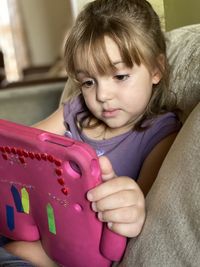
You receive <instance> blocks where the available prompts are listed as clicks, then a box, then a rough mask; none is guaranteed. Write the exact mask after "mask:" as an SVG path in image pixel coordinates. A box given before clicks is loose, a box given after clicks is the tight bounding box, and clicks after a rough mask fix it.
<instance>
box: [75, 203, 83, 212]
mask: <svg viewBox="0 0 200 267" xmlns="http://www.w3.org/2000/svg"><path fill="white" fill-rule="evenodd" d="M74 209H75V210H76V211H78V212H81V211H82V210H83V207H82V206H81V205H80V204H75V205H74Z"/></svg>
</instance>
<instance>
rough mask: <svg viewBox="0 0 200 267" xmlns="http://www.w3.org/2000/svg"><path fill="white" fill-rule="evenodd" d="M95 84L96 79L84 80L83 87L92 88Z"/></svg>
mask: <svg viewBox="0 0 200 267" xmlns="http://www.w3.org/2000/svg"><path fill="white" fill-rule="evenodd" d="M93 85H95V81H94V80H92V79H91V80H86V81H83V82H82V84H81V86H82V87H85V88H90V87H92V86H93Z"/></svg>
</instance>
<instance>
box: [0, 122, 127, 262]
mask: <svg viewBox="0 0 200 267" xmlns="http://www.w3.org/2000/svg"><path fill="white" fill-rule="evenodd" d="M99 183H101V174H100V169H99V165H98V158H97V156H96V153H95V152H94V151H93V149H92V148H91V147H89V146H88V145H87V144H85V143H81V142H78V141H76V140H73V139H70V138H66V137H62V136H59V135H55V134H51V133H49V132H45V131H41V130H39V129H35V128H31V127H28V126H23V125H19V124H16V123H13V122H8V121H5V120H0V234H1V235H3V236H6V237H8V238H11V239H13V240H26V241H35V240H39V239H41V242H42V245H43V247H44V249H45V251H46V253H47V254H48V255H49V256H50V257H51V258H52V259H53V260H55V261H56V262H57V263H58V264H59V265H61V266H66V267H94V266H95V267H104V266H110V265H111V262H112V261H119V260H120V258H121V257H122V255H123V252H124V249H125V246H126V239H125V238H123V237H122V236H119V235H117V234H115V233H113V232H111V231H110V230H109V229H108V228H107V226H106V225H105V224H103V223H101V222H100V221H99V220H98V219H97V217H96V214H95V212H93V211H92V210H91V206H90V203H89V201H88V200H87V199H86V193H87V191H88V190H89V189H91V188H93V187H95V186H96V185H98V184H99Z"/></svg>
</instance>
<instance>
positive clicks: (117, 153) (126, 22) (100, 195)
mask: <svg viewBox="0 0 200 267" xmlns="http://www.w3.org/2000/svg"><path fill="white" fill-rule="evenodd" d="M65 61H66V62H65V64H66V70H67V73H68V77H69V81H71V86H70V87H69V88H67V92H66V93H67V96H66V102H65V104H64V105H62V107H61V108H60V109H59V110H57V111H56V112H55V113H54V114H53V115H51V116H50V117H49V118H47V119H45V120H44V121H42V122H40V123H38V124H37V125H35V127H38V128H41V129H44V130H47V131H51V132H54V133H57V134H61V135H63V134H64V133H65V134H66V135H68V136H71V137H72V138H75V139H78V140H81V141H83V142H87V143H88V144H90V145H91V146H92V147H93V148H94V149H95V150H96V151H97V154H98V155H99V156H101V157H100V166H101V170H102V178H103V180H104V181H105V182H104V183H103V184H101V185H99V186H97V187H96V188H94V189H92V190H90V191H89V192H88V195H87V197H88V200H89V201H91V202H92V208H93V210H94V212H97V213H98V218H99V220H101V221H104V222H107V223H108V227H109V228H110V229H111V230H113V231H114V232H116V233H119V234H121V235H124V236H127V237H135V236H137V235H138V234H139V233H140V231H141V229H142V226H143V223H144V220H145V204H144V196H145V195H146V194H147V192H148V191H149V189H150V187H151V185H152V183H153V182H154V180H155V178H156V175H157V173H158V170H159V168H160V165H161V164H162V161H163V159H164V157H165V155H166V153H167V152H168V150H169V148H170V146H171V144H172V142H173V141H174V138H175V136H176V133H177V131H178V130H179V128H180V124H179V122H178V120H177V117H176V115H175V114H174V113H173V111H174V110H175V100H174V99H173V95H171V93H170V91H169V89H168V64H167V59H166V46H165V40H164V36H163V33H162V31H161V28H160V23H159V19H158V16H157V15H156V13H155V12H154V10H153V9H152V7H151V5H150V4H149V3H148V2H147V1H145V0H96V1H94V2H91V3H89V4H88V5H87V6H86V7H85V8H84V9H83V11H82V12H81V13H80V15H79V16H78V18H77V20H76V23H75V25H74V26H73V28H72V29H71V31H70V33H69V34H68V36H67V39H66V42H65ZM63 114H64V116H63ZM102 155H104V156H102ZM136 181H137V183H136ZM19 244H20V246H21V247H20V249H19ZM22 247H23V249H22ZM30 248H31V250H30ZM33 248H36V249H37V252H36V253H35V254H34V253H31V255H29V254H30V253H29V252H30V251H33ZM40 248H41V247H40V244H39V243H28V244H26V243H24V242H21V243H20V242H13V243H10V244H8V245H7V250H9V251H10V252H13V254H15V255H18V256H21V257H23V258H24V259H27V260H29V261H31V262H33V263H35V264H36V265H37V266H51V264H52V265H53V263H51V262H50V260H49V259H48V258H47V256H45V254H41V255H43V256H41V257H40V256H38V253H44V252H42V250H40ZM38 259H39V262H38Z"/></svg>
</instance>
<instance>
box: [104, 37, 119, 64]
mask: <svg viewBox="0 0 200 267" xmlns="http://www.w3.org/2000/svg"><path fill="white" fill-rule="evenodd" d="M104 42H105V48H106V52H107V55H108V57H109V59H110V61H111V62H112V63H118V62H121V61H122V58H121V55H120V51H119V47H118V46H117V44H116V43H115V42H114V41H113V40H112V39H111V38H110V37H108V36H105V37H104Z"/></svg>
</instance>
